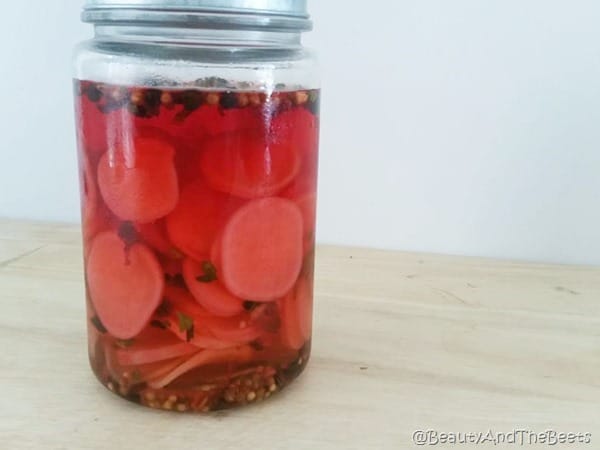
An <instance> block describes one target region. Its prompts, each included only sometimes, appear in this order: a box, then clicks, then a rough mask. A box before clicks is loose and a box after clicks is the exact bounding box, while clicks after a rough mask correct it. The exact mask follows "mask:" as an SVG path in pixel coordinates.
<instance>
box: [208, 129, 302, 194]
mask: <svg viewBox="0 0 600 450" xmlns="http://www.w3.org/2000/svg"><path fill="white" fill-rule="evenodd" d="M205 146H206V148H205V150H204V153H203V155H202V158H201V168H202V173H203V174H204V177H205V178H206V180H207V181H208V184H209V185H210V186H211V187H212V188H213V189H216V190H218V191H221V192H226V193H229V194H232V195H235V196H237V197H241V198H247V199H252V198H257V197H268V196H271V195H275V194H277V193H278V192H279V191H281V190H282V189H284V188H285V187H286V186H287V185H288V184H290V183H291V182H292V180H293V179H294V177H295V176H296V175H297V174H298V172H299V170H300V157H299V155H298V152H297V150H296V147H295V146H294V145H293V142H278V143H274V142H269V141H268V140H267V139H266V138H265V137H264V136H263V135H262V134H261V133H257V132H240V133H230V134H224V135H222V136H219V137H217V138H214V139H211V140H209V141H207V142H206V144H205Z"/></svg>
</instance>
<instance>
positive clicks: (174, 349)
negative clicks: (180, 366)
mask: <svg viewBox="0 0 600 450" xmlns="http://www.w3.org/2000/svg"><path fill="white" fill-rule="evenodd" d="M197 351H198V347H195V346H194V345H191V344H187V343H185V342H181V341H180V340H179V339H177V338H176V337H174V336H173V335H172V334H171V333H169V332H168V331H166V330H161V329H158V328H152V327H149V328H148V329H146V330H144V331H143V332H142V333H141V334H140V335H138V336H137V337H136V338H135V339H134V340H133V342H131V343H127V345H126V346H124V347H123V348H117V350H116V356H117V362H118V363H119V364H120V365H122V366H137V365H141V364H150V363H153V362H158V361H164V360H167V359H173V358H177V357H180V356H185V355H189V354H191V353H195V352H197Z"/></svg>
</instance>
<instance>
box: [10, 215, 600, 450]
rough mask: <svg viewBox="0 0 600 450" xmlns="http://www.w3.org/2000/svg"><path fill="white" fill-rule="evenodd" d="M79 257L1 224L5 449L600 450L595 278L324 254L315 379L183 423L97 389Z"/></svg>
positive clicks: (44, 235) (354, 252)
mask: <svg viewBox="0 0 600 450" xmlns="http://www.w3.org/2000/svg"><path fill="white" fill-rule="evenodd" d="M79 241H80V237H79V232H78V228H77V227H73V226H68V225H64V226H63V225H50V224H35V223H26V222H15V221H6V220H5V221H0V286H1V292H2V314H0V343H1V344H2V351H1V352H0V387H1V388H2V392H3V396H2V397H1V398H0V448H1V449H7V450H15V449H19V450H20V449H69V450H70V449H76V450H86V449H109V448H115V449H128V450H137V449H144V450H151V449H162V450H164V449H171V448H172V449H211V450H214V449H224V450H225V449H240V448H252V449H261V450H262V449H277V450H286V449H324V450H327V449H345V450H346V449H404V448H414V446H413V443H412V439H411V436H412V433H413V432H414V431H415V430H417V429H425V430H427V429H434V430H438V431H440V432H444V431H445V432H487V430H489V429H492V430H495V431H498V432H508V431H510V430H512V429H514V428H517V429H529V430H532V431H540V432H541V431H544V430H546V429H555V430H557V431H564V432H592V433H594V432H595V433H596V435H595V436H593V437H592V444H591V445H589V446H580V447H578V446H576V445H575V446H568V447H564V448H600V269H598V268H593V267H563V266H545V265H536V264H523V263H511V262H499V261H490V260H482V259H473V258H457V257H446V256H434V255H422V254H408V253H397V252H385V251H374V250H364V249H350V248H335V247H321V248H320V249H319V252H318V263H317V287H316V289H317V293H316V297H317V301H316V311H315V319H316V326H315V337H314V344H313V359H312V361H311V364H310V366H309V369H308V370H307V372H306V373H305V374H304V375H303V376H302V377H301V379H300V380H298V381H297V382H296V383H295V384H294V385H293V386H292V387H290V388H289V389H288V390H287V391H285V392H283V393H282V394H281V395H279V396H277V397H275V398H274V399H272V400H271V401H269V402H266V403H264V404H261V405H256V406H253V407H248V408H246V409H241V410H237V411H231V412H226V413H217V414H213V415H209V416H193V415H191V416H186V415H177V414H169V413H164V412H157V411H152V410H147V409H144V408H141V407H138V406H136V405H133V404H129V403H127V402H125V401H123V400H121V399H119V398H117V397H115V396H113V395H111V394H110V393H109V392H108V391H106V390H105V389H104V388H103V387H102V386H100V385H99V384H98V383H97V382H96V381H95V379H94V378H93V376H92V374H91V372H90V370H89V368H88V363H87V356H86V336H85V315H84V300H83V282H82V264H81V260H82V258H81V246H80V243H79ZM438 447H439V448H443V447H442V446H438ZM447 448H449V447H447ZM481 448H493V446H485V445H482V446H481ZM495 448H509V447H503V446H501V445H500V446H497V447H495ZM510 448H514V447H510ZM553 448H562V447H561V446H556V447H553Z"/></svg>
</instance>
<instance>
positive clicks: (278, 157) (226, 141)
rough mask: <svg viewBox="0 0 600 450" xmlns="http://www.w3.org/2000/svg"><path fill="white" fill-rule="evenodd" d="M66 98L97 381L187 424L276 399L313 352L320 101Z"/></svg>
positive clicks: (81, 88)
mask: <svg viewBox="0 0 600 450" xmlns="http://www.w3.org/2000/svg"><path fill="white" fill-rule="evenodd" d="M75 90H76V109H77V121H78V123H77V128H78V143H79V162H80V180H81V192H82V222H83V236H84V256H85V279H86V294H87V309H88V334H89V355H90V361H91V366H92V368H93V370H94V372H95V374H96V376H97V377H98V379H99V380H100V381H101V382H102V383H103V384H104V385H105V386H106V387H107V388H108V389H110V390H111V391H113V392H114V393H116V394H118V395H120V396H122V397H125V398H127V399H129V400H132V401H135V402H139V403H141V404H144V405H146V406H150V407H153V408H159V409H165V410H174V411H180V412H185V411H202V412H207V411H212V410H218V409H223V408H228V407H232V406H236V405H244V404H247V403H253V402H258V401H262V400H264V399H266V398H268V397H270V396H271V395H273V394H274V393H276V392H278V391H279V390H281V389H282V388H283V387H285V386H286V385H287V384H288V383H289V382H290V381H292V380H293V379H294V378H295V377H297V376H298V375H299V374H300V373H301V372H302V370H303V369H304V367H305V366H306V363H307V361H308V358H309V355H310V342H311V328H312V300H313V266H314V237H315V212H316V188H317V161H318V129H319V118H318V103H319V92H318V91H310V90H308V91H307V90H303V91H286V90H281V91H276V92H275V93H273V94H270V95H267V94H265V93H262V92H252V91H227V90H223V89H218V88H216V89H214V90H210V89H188V90H177V89H154V88H139V87H129V86H111V85H106V84H97V83H93V82H87V81H76V82H75Z"/></svg>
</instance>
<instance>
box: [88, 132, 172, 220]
mask: <svg viewBox="0 0 600 450" xmlns="http://www.w3.org/2000/svg"><path fill="white" fill-rule="evenodd" d="M174 152H175V150H174V148H173V147H172V146H171V145H170V144H169V143H168V142H167V141H164V140H162V139H156V138H146V137H137V138H135V139H133V143H132V144H131V143H129V144H126V145H122V146H121V147H118V148H115V149H111V150H109V151H108V152H107V153H105V154H104V156H103V157H102V158H101V159H100V163H99V164H98V184H99V186H100V192H101V193H102V197H103V198H104V201H105V202H106V204H107V206H108V207H109V208H110V210H111V211H112V212H113V213H114V214H115V215H117V216H118V217H119V218H120V219H122V220H129V221H133V222H138V223H148V222H153V221H154V220H157V219H159V218H161V217H164V216H166V215H167V214H169V213H170V212H171V211H173V209H175V206H176V205H177V200H178V198H179V188H178V181H177V172H176V171H175V165H174V163H173V157H174Z"/></svg>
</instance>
